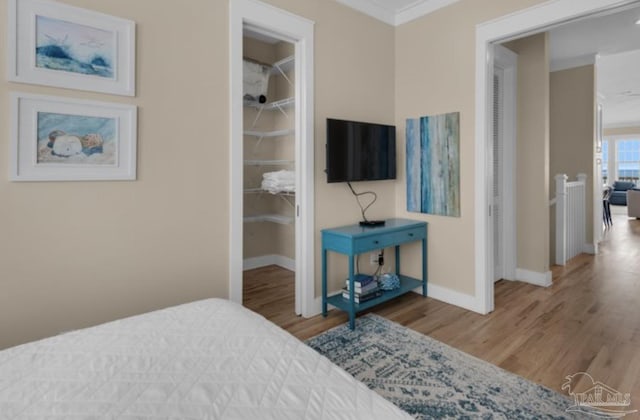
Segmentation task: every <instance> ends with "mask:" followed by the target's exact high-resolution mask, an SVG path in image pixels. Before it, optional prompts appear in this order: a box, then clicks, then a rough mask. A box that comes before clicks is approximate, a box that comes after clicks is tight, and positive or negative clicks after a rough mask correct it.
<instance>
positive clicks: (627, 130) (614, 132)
mask: <svg viewBox="0 0 640 420" xmlns="http://www.w3.org/2000/svg"><path fill="white" fill-rule="evenodd" d="M629 134H633V135H637V134H640V125H639V126H633V127H616V128H605V129H604V130H603V136H605V137H606V136H626V135H629Z"/></svg>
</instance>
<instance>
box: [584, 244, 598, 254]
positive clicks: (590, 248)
mask: <svg viewBox="0 0 640 420" xmlns="http://www.w3.org/2000/svg"><path fill="white" fill-rule="evenodd" d="M582 251H583V252H585V253H587V254H591V255H596V246H595V245H594V244H584V246H583V247H582Z"/></svg>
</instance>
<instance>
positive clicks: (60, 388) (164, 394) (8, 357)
mask: <svg viewBox="0 0 640 420" xmlns="http://www.w3.org/2000/svg"><path fill="white" fill-rule="evenodd" d="M14 418H29V419H35V418H47V419H116V418H117V419H150V418H154V419H277V420H285V419H384V420H388V419H396V418H410V417H409V415H408V414H406V413H404V412H402V411H401V410H400V409H399V408H396V407H395V406H394V405H393V404H391V403H390V402H388V401H386V400H384V399H383V398H382V397H380V396H378V395H377V394H375V393H374V392H373V391H370V390H369V389H368V388H367V387H366V386H365V385H363V384H361V383H360V382H358V381H356V380H355V379H354V378H353V377H351V376H350V375H349V374H347V373H346V372H345V371H343V370H342V369H341V368H339V367H337V366H336V365H334V364H332V363H331V362H330V361H329V360H328V359H326V358H325V357H323V356H321V355H319V354H318V353H316V352H315V351H314V350H312V349H311V348H309V347H307V346H306V345H305V344H303V343H302V342H301V341H299V340H298V339H296V338H295V337H293V336H292V335H290V334H289V333H287V332H286V331H284V330H282V329H280V328H279V327H277V326H276V325H274V324H272V323H271V322H269V321H267V320H266V319H264V318H263V317H261V316H260V315H257V314H255V313H253V312H251V311H249V310H247V309H245V308H243V307H242V306H240V305H237V304H234V303H231V302H229V301H226V300H221V299H209V300H203V301H198V302H193V303H189V304H186V305H181V306H176V307H172V308H168V309H164V310H161V311H155V312H150V313H147V314H143V315H139V316H135V317H132V318H127V319H122V320H119V321H115V322H110V323H107V324H103V325H99V326H97V327H93V328H88V329H85V330H79V331H74V332H71V333H67V334H64V335H60V336H56V337H51V338H48V339H45V340H41V341H36V342H33V343H29V344H25V345H22V346H18V347H14V348H10V349H8V350H4V351H0V419H14Z"/></svg>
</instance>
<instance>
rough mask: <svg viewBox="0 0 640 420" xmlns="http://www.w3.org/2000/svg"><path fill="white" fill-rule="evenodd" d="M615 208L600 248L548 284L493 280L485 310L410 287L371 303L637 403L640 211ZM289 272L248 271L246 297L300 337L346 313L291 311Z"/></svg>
mask: <svg viewBox="0 0 640 420" xmlns="http://www.w3.org/2000/svg"><path fill="white" fill-rule="evenodd" d="M613 217H614V219H613V223H614V224H613V227H612V228H611V229H609V230H608V231H607V232H606V233H605V238H604V240H603V242H602V243H601V252H600V254H599V255H597V256H595V257H594V256H591V255H586V254H582V255H580V256H578V257H576V258H574V259H572V260H571V261H570V262H569V263H568V264H567V265H566V266H564V267H560V266H554V267H553V270H552V271H553V286H551V287H549V288H542V287H536V286H532V285H529V284H526V283H521V282H510V281H499V282H498V283H496V289H495V290H496V295H495V307H496V309H495V311H494V312H492V313H491V314H489V315H485V316H482V315H478V314H476V313H474V312H470V311H467V310H464V309H461V308H458V307H455V306H452V305H448V304H446V303H442V302H439V301H436V300H433V299H430V298H423V297H421V296H419V295H417V294H413V293H410V294H408V295H405V296H403V297H400V298H398V299H396V300H394V301H392V302H388V303H386V304H384V305H381V306H379V307H377V308H375V309H374V310H373V312H374V313H376V314H378V315H381V316H384V317H386V318H388V319H390V320H392V321H395V322H397V323H399V324H402V325H405V326H407V327H409V328H411V329H413V330H415V331H418V332H420V333H423V334H426V335H429V336H430V337H432V338H435V339H437V340H440V341H441V342H444V343H446V344H448V345H450V346H453V347H455V348H457V349H460V350H462V351H464V352H466V353H469V354H471V355H474V356H476V357H478V358H480V359H483V360H486V361H488V362H490V363H493V364H495V365H498V366H500V367H502V368H503V369H506V370H508V371H510V372H513V373H516V374H518V375H521V376H523V377H525V378H528V379H530V380H532V381H534V382H537V383H540V384H543V385H545V386H547V387H549V388H552V389H555V390H556V391H558V392H561V393H564V391H562V390H561V386H562V383H563V382H564V379H565V377H566V376H567V375H570V374H573V373H577V372H588V373H589V374H590V375H591V376H592V377H593V378H594V379H595V380H596V381H601V382H603V383H605V384H607V385H609V386H611V387H613V388H615V389H617V390H619V391H620V392H622V393H630V394H631V402H632V409H640V302H639V301H640V220H636V219H629V218H627V217H626V213H621V212H614V214H613ZM293 281H294V280H293V273H291V272H288V271H287V270H284V269H281V268H279V267H275V266H271V267H266V268H261V269H256V270H252V271H247V272H245V282H244V283H245V289H244V290H245V306H247V307H248V308H250V309H252V310H254V311H256V312H258V313H261V314H262V315H264V316H265V317H266V318H268V319H270V320H272V321H273V322H275V323H276V324H278V325H280V326H281V327H282V328H284V329H286V330H288V331H289V332H291V333H292V334H294V335H295V336H297V337H298V338H300V339H303V340H304V339H306V338H309V337H312V336H314V335H316V334H319V333H320V332H323V331H325V330H327V329H329V328H332V327H333V326H336V325H339V324H342V323H344V322H346V321H347V317H346V315H345V314H344V313H342V312H339V311H331V312H330V314H329V316H328V317H327V318H326V319H324V318H322V316H317V317H314V318H310V319H304V318H301V317H296V316H295V315H294V310H293V305H294V290H293ZM625 418H631V417H629V416H627V417H625ZM634 418H640V415H639V416H638V417H634Z"/></svg>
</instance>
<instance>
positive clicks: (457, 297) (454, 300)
mask: <svg viewBox="0 0 640 420" xmlns="http://www.w3.org/2000/svg"><path fill="white" fill-rule="evenodd" d="M413 292H414V293H417V294H419V295H422V287H418V288H416V289H414V290H413ZM336 293H337V292H336ZM332 294H333V293H329V296H331V295H332ZM427 295H428V297H430V298H432V299H435V300H439V301H440V302H444V303H448V304H450V305H454V306H458V307H460V308H463V309H468V310H470V311H472V312H477V313H479V314H482V310H481V308H480V305H479V304H478V303H477V300H476V297H475V296H472V295H467V294H465V293H460V292H458V291H456V290H452V289H449V288H446V287H442V286H438V285H437V284H433V283H428V284H427ZM331 308H332V306H331V305H329V309H331ZM312 310H313V315H312V316H315V315H318V314H320V313H322V298H320V297H318V298H316V300H315V302H314V305H313V308H312Z"/></svg>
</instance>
